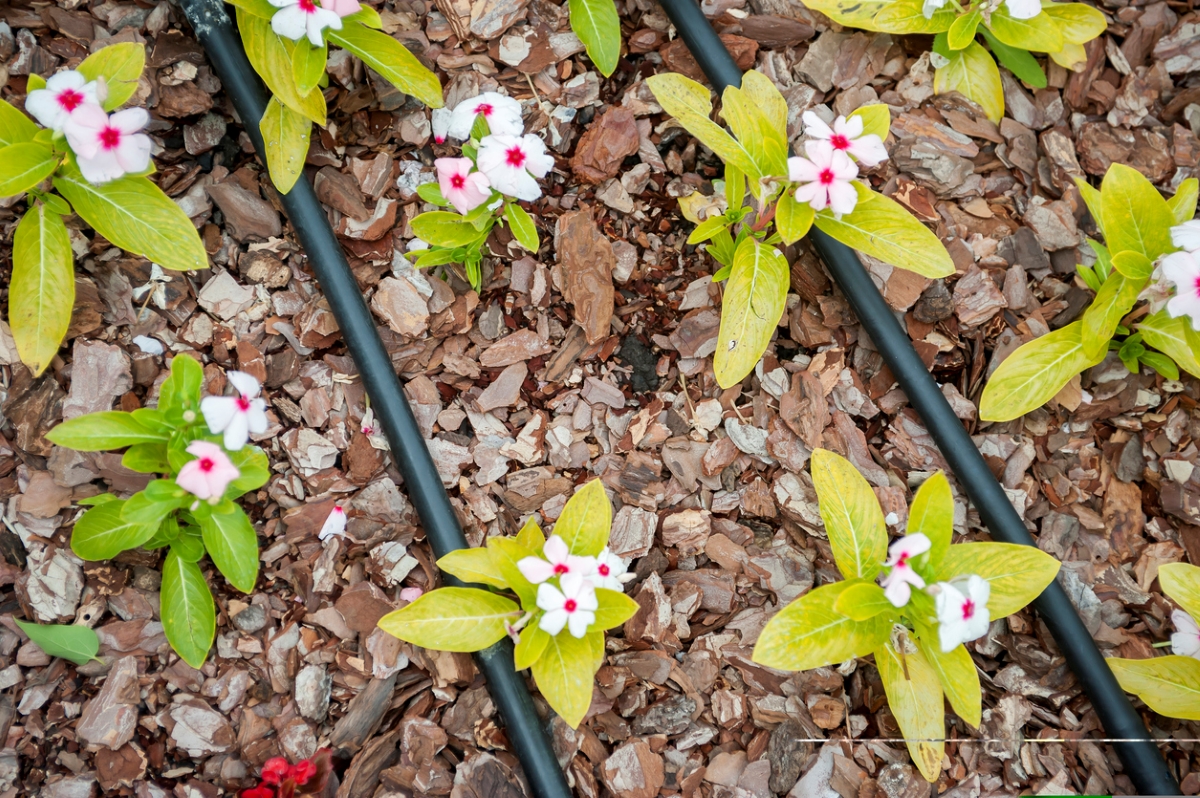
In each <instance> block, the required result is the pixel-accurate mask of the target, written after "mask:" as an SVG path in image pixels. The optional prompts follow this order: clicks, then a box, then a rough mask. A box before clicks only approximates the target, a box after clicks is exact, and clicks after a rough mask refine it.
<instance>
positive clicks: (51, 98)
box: [25, 69, 108, 133]
mask: <svg viewBox="0 0 1200 798" xmlns="http://www.w3.org/2000/svg"><path fill="white" fill-rule="evenodd" d="M107 96H108V91H107V87H106V86H105V84H104V81H103V80H93V81H90V82H89V81H88V79H87V78H85V77H84V76H83V74H82V73H80V72H76V71H75V70H72V69H69V70H66V71H65V72H59V73H58V74H57V75H52V76H51V77H50V79H49V80H47V81H46V88H44V89H37V90H36V91H31V92H29V96H28V97H26V98H25V110H26V111H28V112H29V113H31V114H33V118H34V119H36V120H37V121H39V122H41V123H42V126H43V127H48V128H50V129H51V130H53V131H54V132H56V133H61V132H62V130H63V127H64V126H65V125H66V124H67V120H68V119H70V118H71V115H72V114H73V113H75V111H77V110H79V109H80V108H82V107H83V106H85V105H100V104H101V103H103V102H104V99H105V97H107Z"/></svg>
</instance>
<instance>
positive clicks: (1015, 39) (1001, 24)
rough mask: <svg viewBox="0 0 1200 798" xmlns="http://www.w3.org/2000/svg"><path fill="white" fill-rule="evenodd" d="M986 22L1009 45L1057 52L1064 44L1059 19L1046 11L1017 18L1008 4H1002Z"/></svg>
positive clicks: (1041, 51)
mask: <svg viewBox="0 0 1200 798" xmlns="http://www.w3.org/2000/svg"><path fill="white" fill-rule="evenodd" d="M986 24H987V26H988V29H989V30H990V31H991V32H992V33H993V35H995V37H996V38H997V39H999V40H1000V41H1002V42H1004V43H1005V44H1007V45H1008V46H1009V47H1020V48H1021V49H1022V50H1033V51H1036V52H1039V53H1056V52H1058V51H1059V50H1061V49H1062V46H1063V36H1062V33H1061V32H1059V29H1058V23H1057V21H1056V20H1054V19H1052V18H1051V17H1050V16H1049V15H1048V14H1046V12H1044V11H1043V12H1042V13H1040V14H1038V15H1037V16H1036V17H1033V18H1031V19H1017V18H1016V17H1014V16H1013V15H1012V14H1010V13H1009V11H1008V6H1006V5H1002V6H1000V8H998V9H996V10H995V11H993V12H992V17H991V19H990V20H989V21H988V22H987V23H986Z"/></svg>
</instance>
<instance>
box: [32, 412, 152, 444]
mask: <svg viewBox="0 0 1200 798" xmlns="http://www.w3.org/2000/svg"><path fill="white" fill-rule="evenodd" d="M46 438H47V439H48V440H49V441H50V442H51V443H56V444H58V445H59V446H65V447H67V448H68V449H74V450H75V451H77V452H103V451H105V450H108V449H122V448H124V447H126V446H132V445H133V444H135V443H159V442H162V441H165V440H166V439H167V436H166V435H163V434H162V433H159V432H154V431H153V430H150V429H147V428H146V427H145V426H144V425H142V424H140V423H138V421H137V420H136V419H135V418H134V417H133V416H132V415H131V414H129V413H122V412H121V411H119V410H105V411H102V412H100V413H88V414H87V415H86V416H79V417H78V418H73V419H70V420H69V421H64V422H63V423H61V424H59V425H58V426H57V427H55V428H54V429H52V430H50V431H49V432H47V433H46Z"/></svg>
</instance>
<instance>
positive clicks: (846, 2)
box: [804, 0, 893, 31]
mask: <svg viewBox="0 0 1200 798" xmlns="http://www.w3.org/2000/svg"><path fill="white" fill-rule="evenodd" d="M892 4H893V3H892V2H891V0H865V2H864V1H862V0H806V2H805V4H804V5H805V7H806V8H811V9H812V10H813V11H819V12H821V13H822V14H824V15H825V16H827V17H829V18H830V19H832V20H833V21H834V22H837V23H838V24H839V25H845V26H846V27H848V28H862V29H863V30H873V31H878V30H882V29H881V28H879V27H877V26H876V25H875V23H874V19H875V16H876V15H877V14H879V13H880V10H881V9H886V8H888V7H889V6H891V5H892Z"/></svg>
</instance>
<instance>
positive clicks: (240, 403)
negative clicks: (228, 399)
mask: <svg viewBox="0 0 1200 798" xmlns="http://www.w3.org/2000/svg"><path fill="white" fill-rule="evenodd" d="M237 409H238V410H240V411H242V412H243V413H247V412H249V410H250V400H249V399H247V398H246V397H244V396H239V397H238V398H237Z"/></svg>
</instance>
